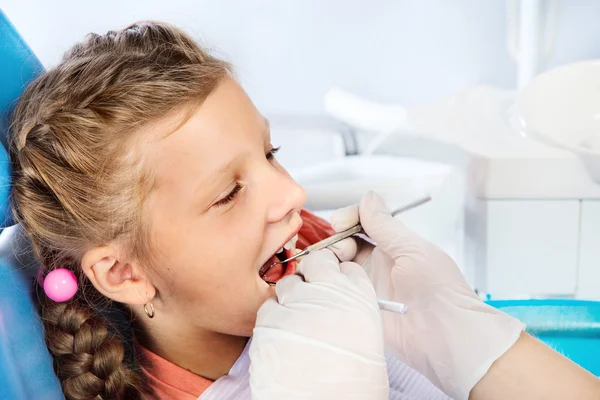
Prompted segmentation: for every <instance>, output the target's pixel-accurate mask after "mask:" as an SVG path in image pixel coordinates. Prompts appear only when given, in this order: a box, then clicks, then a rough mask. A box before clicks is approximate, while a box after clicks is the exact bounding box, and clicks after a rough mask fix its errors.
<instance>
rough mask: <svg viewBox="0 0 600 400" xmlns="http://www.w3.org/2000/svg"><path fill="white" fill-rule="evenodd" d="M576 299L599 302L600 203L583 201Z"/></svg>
mask: <svg viewBox="0 0 600 400" xmlns="http://www.w3.org/2000/svg"><path fill="white" fill-rule="evenodd" d="M578 275H579V276H578V279H577V297H578V298H581V299H589V300H600V201H591V200H590V201H583V202H582V207H581V239H580V247H579V274H578Z"/></svg>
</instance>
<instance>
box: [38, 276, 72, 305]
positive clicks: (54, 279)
mask: <svg viewBox="0 0 600 400" xmlns="http://www.w3.org/2000/svg"><path fill="white" fill-rule="evenodd" d="M39 278H40V276H39V275H38V282H39ZM43 281H44V292H46V296H48V297H49V298H50V299H51V300H53V301H55V302H57V303H62V302H64V301H67V300H70V299H71V298H73V296H75V293H77V278H76V277H75V274H74V273H73V272H72V271H69V270H68V269H66V268H57V269H55V270H54V271H51V272H50V273H48V275H47V276H46V278H45V279H44V280H43Z"/></svg>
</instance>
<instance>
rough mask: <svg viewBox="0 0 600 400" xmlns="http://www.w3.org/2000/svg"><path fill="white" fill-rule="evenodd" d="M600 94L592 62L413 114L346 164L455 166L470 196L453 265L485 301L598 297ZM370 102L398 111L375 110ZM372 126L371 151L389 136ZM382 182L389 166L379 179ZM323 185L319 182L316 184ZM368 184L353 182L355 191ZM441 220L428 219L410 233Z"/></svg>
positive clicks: (476, 91) (469, 92)
mask: <svg viewBox="0 0 600 400" xmlns="http://www.w3.org/2000/svg"><path fill="white" fill-rule="evenodd" d="M599 86H600V61H599V60H590V61H584V62H578V63H574V64H570V65H566V66H561V67H558V68H556V69H553V70H550V71H548V72H545V73H542V74H540V75H538V76H537V77H535V78H534V79H533V80H531V82H529V84H528V85H526V86H525V87H524V88H523V90H522V91H520V92H517V91H515V90H507V89H502V88H497V87H493V86H475V87H472V88H468V89H466V90H463V91H461V92H458V93H455V94H453V95H450V96H447V97H445V98H442V99H439V100H438V101H435V102H432V103H430V104H424V105H421V106H418V107H411V108H407V109H406V112H405V113H404V112H403V113H402V120H403V121H404V122H403V125H402V127H400V128H398V129H397V131H396V132H392V133H391V134H386V135H385V138H384V140H383V142H381V143H377V146H378V147H377V150H376V152H375V154H374V155H373V156H370V157H355V160H350V159H349V160H347V161H346V162H345V163H344V165H349V164H353V163H355V164H356V163H358V162H359V161H360V164H361V165H363V166H365V168H366V167H370V168H371V169H372V170H373V174H375V171H374V170H375V169H377V168H381V167H376V165H378V164H382V163H381V161H382V160H381V157H383V156H387V157H395V160H397V161H398V165H400V162H401V161H402V162H406V160H409V159H412V160H414V161H419V162H425V160H426V161H428V162H437V163H440V164H444V165H448V166H452V167H455V168H457V170H458V171H459V173H460V175H461V178H462V179H464V180H465V182H464V187H461V188H459V187H458V186H455V189H454V192H453V194H455V195H457V194H458V191H461V190H462V191H463V192H462V193H461V194H462V195H463V196H464V200H463V201H462V203H461V204H460V205H457V207H460V208H461V209H462V211H463V216H462V218H463V221H462V223H463V224H462V227H461V228H460V232H457V234H456V237H459V236H461V237H462V238H463V239H462V240H463V242H462V243H463V247H461V248H460V249H459V251H460V254H459V256H458V257H456V259H457V260H458V264H459V265H460V266H461V269H462V270H463V273H464V274H465V275H466V276H467V279H468V281H469V283H470V284H471V285H472V286H474V287H475V288H476V289H477V290H478V292H479V293H480V294H482V295H483V296H491V298H492V299H515V298H578V299H586V300H600V287H599V286H598V285H597V284H595V282H598V281H600V269H598V268H597V260H598V259H599V258H600V242H599V241H598V240H599V239H598V238H600V185H599V183H600V117H599V115H600V108H599V106H598V105H599V104H600V94H599V92H598V91H594V90H593V88H595V87H599ZM353 96H356V95H353ZM334 98H335V97H334ZM348 103H349V104H354V105H356V104H359V102H357V101H354V102H348ZM337 104H342V102H341V101H339V102H338V103H337ZM364 104H367V105H368V108H370V109H373V108H374V107H381V109H382V110H391V109H394V107H393V106H392V105H389V104H387V105H383V104H382V105H377V104H376V103H374V102H372V101H366V102H365V103H364ZM400 107H401V106H400V105H398V106H396V109H400ZM328 109H329V110H332V109H334V107H329V108H328ZM332 115H334V116H335V115H337V116H340V117H343V118H345V121H346V122H347V123H350V118H349V117H344V115H356V116H360V113H359V112H358V111H356V112H348V113H346V114H344V113H342V112H339V111H335V113H334V112H332ZM369 115H374V114H373V113H371V114H369ZM382 115H385V113H384V112H383V111H382ZM357 119H359V118H358V117H354V120H357ZM387 120H388V121H390V120H391V118H388V119H387ZM365 121H368V119H367V118H365V119H361V120H360V121H358V122H356V123H357V125H359V126H361V127H363V128H365V130H368V131H369V132H370V136H367V139H366V140H367V143H375V141H371V142H369V140H370V138H373V137H377V136H378V135H377V132H379V133H381V132H382V131H381V130H378V128H377V126H376V124H374V125H373V127H370V128H369V127H368V126H367V125H368V124H367V122H365ZM398 121H400V118H399V119H398V120H396V122H398ZM391 125H392V124H391V123H389V122H388V123H385V124H382V125H381V126H383V127H385V128H387V127H390V126H391ZM381 126H380V127H381ZM355 128H357V127H356V126H355ZM366 128H369V129H366ZM357 129H359V128H357ZM373 132H376V133H375V134H373ZM387 133H389V131H388V132H387ZM379 137H380V138H382V137H383V134H381V135H379ZM373 147H374V146H372V148H373ZM358 158H362V159H360V160H359V159H358ZM350 161H353V162H352V163H351V162H350ZM389 161H390V162H391V161H392V160H391V158H390V160H389ZM336 163H337V164H342V162H341V161H336ZM340 168H341V167H340ZM423 168H424V167H423ZM401 170H402V171H406V168H401ZM415 171H416V170H415ZM324 174H325V172H323V171H322V172H321V176H323V175H324ZM387 174H388V170H386V169H385V168H384V169H381V171H380V172H379V173H378V175H374V176H376V177H384V176H387ZM304 175H306V173H301V174H298V177H299V178H300V180H301V181H302V180H304V181H307V179H305V176H304ZM317 176H318V174H316V173H312V175H311V179H313V178H314V179H316V177H317ZM407 178H408V176H407ZM375 179H377V178H375ZM417 179H418V178H417ZM307 182H308V184H306V183H304V182H303V185H304V186H305V187H307V188H308V189H309V190H312V189H311V188H312V186H315V187H316V186H317V185H316V183H313V181H310V180H308V181H307ZM315 182H316V181H315ZM363 183H364V182H363V181H357V182H352V184H353V188H354V187H355V186H357V185H358V184H363ZM336 184H337V185H338V186H342V185H341V184H339V183H336ZM344 184H345V185H346V186H350V183H346V181H344ZM333 186H334V185H331V184H329V185H327V187H330V188H331V187H333ZM327 187H325V190H327ZM388 187H391V186H388ZM394 187H397V186H394ZM403 187H406V186H403ZM342 188H345V186H344V187H342ZM319 189H321V191H320V192H319V193H318V194H319V195H322V193H323V188H322V187H320V186H319ZM312 192H316V190H312ZM338 192H339V190H338ZM348 193H350V191H349V190H348ZM350 194H352V193H350ZM330 197H331V194H330ZM312 198H313V201H314V199H315V198H318V196H317V197H315V195H313V196H312ZM435 199H436V201H439V196H437V195H436V196H435ZM434 222H436V221H434V220H432V219H427V218H426V217H425V216H424V217H422V218H421V219H420V220H419V221H417V225H415V228H418V227H419V226H421V225H427V224H434ZM432 226H433V225H432ZM432 231H434V232H435V228H433V229H432ZM434 241H435V240H434ZM506 249H511V251H510V252H507V251H506Z"/></svg>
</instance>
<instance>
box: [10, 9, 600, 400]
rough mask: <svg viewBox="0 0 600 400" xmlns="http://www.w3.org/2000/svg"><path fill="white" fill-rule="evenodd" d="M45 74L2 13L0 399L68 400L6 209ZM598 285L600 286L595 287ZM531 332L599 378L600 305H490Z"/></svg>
mask: <svg viewBox="0 0 600 400" xmlns="http://www.w3.org/2000/svg"><path fill="white" fill-rule="evenodd" d="M42 71H43V67H42V65H41V64H40V62H39V61H38V59H37V58H36V56H35V55H34V54H33V53H32V52H31V50H30V49H29V48H28V47H27V45H26V44H25V43H24V41H23V40H22V39H21V37H20V36H19V35H18V34H17V32H16V30H15V28H14V27H13V26H12V25H11V24H10V22H9V21H8V19H7V18H6V16H5V15H4V14H3V13H2V11H1V10H0V143H1V144H2V145H0V221H4V222H3V223H2V224H1V225H0V228H3V230H2V233H1V234H0V399H11V400H13V399H15V400H18V399H37V400H55V399H63V395H62V392H61V388H60V383H59V382H58V379H57V378H56V376H55V374H54V371H53V368H52V359H51V357H50V355H49V353H48V351H47V349H46V346H45V344H44V339H43V328H42V324H41V321H40V319H39V317H38V315H37V312H36V307H35V302H34V300H33V296H32V287H33V281H34V279H35V278H34V277H35V273H36V269H37V266H36V265H35V262H34V261H33V259H32V258H31V256H30V252H29V251H30V250H29V244H28V243H27V240H26V239H25V237H24V235H23V233H22V231H21V229H20V227H19V226H13V222H12V218H11V216H10V212H9V208H8V195H9V188H10V166H9V162H8V156H7V154H6V150H5V148H6V147H5V146H6V142H7V141H6V137H7V135H8V129H7V128H8V116H9V113H10V111H11V110H12V108H13V107H14V104H15V101H16V99H17V98H18V96H19V95H20V93H21V92H22V91H23V89H24V87H25V86H26V84H27V83H28V82H29V81H30V80H31V79H33V78H34V77H35V76H36V75H38V74H39V73H40V72H42ZM598 284H599V285H600V282H599V283H598ZM490 304H491V305H493V306H495V307H498V308H500V309H502V310H504V311H506V312H507V313H509V314H512V315H514V316H516V317H518V318H520V319H521V320H523V321H524V322H526V323H528V324H529V328H530V331H531V333H533V334H535V335H537V336H538V337H539V338H540V339H542V340H543V341H545V342H546V343H548V344H549V345H550V346H552V347H554V348H555V349H557V350H558V351H561V352H562V353H563V354H565V355H567V356H569V357H570V358H571V359H573V360H574V361H575V362H577V363H579V364H581V365H582V366H583V367H585V368H587V369H588V370H590V371H591V372H593V373H594V374H596V375H598V376H600V303H598V302H582V301H566V300H558V301H554V300H541V301H491V302H490Z"/></svg>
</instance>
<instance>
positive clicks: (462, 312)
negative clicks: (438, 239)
mask: <svg viewBox="0 0 600 400" xmlns="http://www.w3.org/2000/svg"><path fill="white" fill-rule="evenodd" d="M359 214H360V222H361V224H362V226H363V228H364V230H365V232H366V233H367V234H368V235H369V237H370V238H371V239H373V240H374V241H375V242H376V243H377V247H375V248H374V249H373V247H372V246H370V245H369V244H367V243H364V242H363V243H362V245H359V247H360V249H359V253H360V254H359V256H360V257H361V258H362V260H360V262H361V263H362V265H363V267H364V269H365V271H366V272H367V274H368V275H369V278H370V279H371V282H372V283H373V286H374V287H375V290H376V292H377V297H378V298H380V299H386V300H392V301H398V302H402V303H405V304H406V305H407V306H408V312H407V313H406V314H405V315H402V316H400V315H397V314H392V313H382V320H383V329H384V336H385V341H386V346H387V347H389V350H391V351H392V352H393V353H394V354H395V355H396V356H397V357H398V358H399V359H401V360H402V361H404V362H406V363H407V364H408V365H409V366H411V367H412V368H414V369H415V370H417V371H419V372H420V373H422V374H423V375H425V376H426V377H427V378H428V379H429V380H430V381H431V382H432V383H433V384H434V385H436V386H437V387H439V388H440V389H441V390H443V391H444V392H445V393H446V394H448V395H449V396H450V397H452V398H454V399H457V400H461V399H467V398H468V397H469V392H470V391H471V389H472V388H473V387H474V386H475V384H476V383H477V382H478V381H479V380H480V379H481V378H482V377H483V376H484V375H485V374H486V373H487V371H488V369H489V368H490V367H491V365H492V363H493V362H494V361H495V360H497V359H498V358H500V356H502V355H503V354H504V353H505V352H506V351H507V350H508V349H509V348H510V347H512V345H513V344H514V343H515V342H516V341H517V339H518V338H519V336H520V334H521V332H522V331H523V329H524V328H525V326H524V325H523V324H522V323H521V322H520V321H518V320H517V319H515V318H513V317H510V316H508V315H507V314H505V313H503V312H501V311H499V310H497V309H495V308H493V307H490V306H488V305H486V304H485V303H483V301H481V299H480V298H479V297H478V296H477V295H476V294H475V292H474V291H473V290H472V289H471V287H470V286H469V285H468V284H467V282H466V280H465V279H464V277H463V275H462V273H461V271H460V270H459V269H458V267H457V266H456V264H455V263H454V261H453V260H452V259H451V258H450V257H449V256H448V255H447V254H445V253H444V252H443V251H441V250H440V249H438V248H437V247H436V246H434V245H433V244H431V243H429V242H427V241H426V240H424V239H422V238H420V237H419V236H417V235H415V234H414V233H413V232H411V231H410V230H409V229H408V228H406V227H405V226H404V225H403V224H402V223H401V222H400V221H398V220H396V219H394V218H393V217H392V216H391V214H390V211H389V209H388V208H387V207H386V205H385V203H384V201H383V199H382V198H381V197H379V196H378V195H376V194H375V193H372V192H371V193H368V194H367V195H366V196H365V197H364V198H363V199H362V201H361V203H360V206H351V207H347V208H344V209H341V210H338V211H336V212H335V214H334V215H332V226H333V228H334V229H335V230H336V231H341V230H344V229H347V228H349V227H351V226H353V225H355V224H356V223H358V221H359ZM332 250H333V251H334V252H335V253H336V254H338V255H339V256H340V258H342V259H346V260H347V259H352V256H353V255H356V253H357V244H356V242H355V241H354V240H353V239H349V240H345V241H343V242H339V243H338V244H337V245H336V246H335V247H334V248H332ZM369 253H370V254H369Z"/></svg>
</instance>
